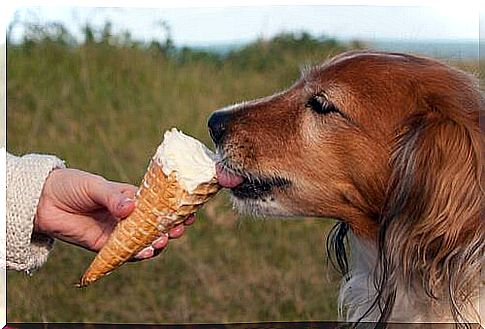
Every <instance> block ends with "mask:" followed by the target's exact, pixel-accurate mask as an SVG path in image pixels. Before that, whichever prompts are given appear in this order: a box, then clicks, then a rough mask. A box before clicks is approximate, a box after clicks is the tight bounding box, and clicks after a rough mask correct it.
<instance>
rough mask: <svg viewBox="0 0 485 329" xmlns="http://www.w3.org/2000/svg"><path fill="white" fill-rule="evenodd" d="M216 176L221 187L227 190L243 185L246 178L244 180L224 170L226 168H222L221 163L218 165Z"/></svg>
mask: <svg viewBox="0 0 485 329" xmlns="http://www.w3.org/2000/svg"><path fill="white" fill-rule="evenodd" d="M216 175H217V181H218V182H219V185H221V186H222V187H227V188H234V187H236V186H238V185H239V184H241V183H242V182H243V180H244V178H242V177H241V176H238V175H235V174H233V173H230V172H228V171H226V170H224V168H222V166H221V165H220V164H219V163H217V164H216Z"/></svg>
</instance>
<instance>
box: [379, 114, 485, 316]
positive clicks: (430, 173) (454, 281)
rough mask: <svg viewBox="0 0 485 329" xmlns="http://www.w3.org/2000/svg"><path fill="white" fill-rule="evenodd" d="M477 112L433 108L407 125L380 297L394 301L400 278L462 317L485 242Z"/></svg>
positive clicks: (391, 198)
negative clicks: (453, 113)
mask: <svg viewBox="0 0 485 329" xmlns="http://www.w3.org/2000/svg"><path fill="white" fill-rule="evenodd" d="M455 113H458V112H455ZM478 113H479V111H476V112H468V113H465V114H463V113H462V114H460V116H456V117H455V118H453V117H452V116H451V115H450V112H441V111H440V110H439V109H433V108H431V109H428V110H427V111H425V112H422V113H419V114H415V115H414V116H413V117H411V118H410V119H409V120H408V121H407V122H406V123H405V124H404V125H403V126H402V127H401V130H400V134H399V136H398V139H397V140H396V143H395V148H394V151H393V155H392V161H391V177H390V183H389V188H388V191H387V192H388V193H387V197H386V201H385V204H384V207H383V211H382V217H381V221H380V232H379V263H380V264H379V265H380V266H379V267H378V275H377V276H376V284H377V288H378V291H379V298H380V303H382V302H384V303H390V304H391V305H392V303H393V302H394V299H395V288H396V285H397V282H401V283H404V284H405V288H406V289H411V291H420V290H421V291H422V290H423V288H424V291H425V292H426V294H427V295H428V296H422V297H424V298H423V299H422V300H428V301H430V300H432V299H440V300H442V301H443V300H444V301H446V300H447V301H448V302H449V303H450V305H451V308H452V309H451V310H452V312H453V315H454V317H455V319H457V320H463V319H462V309H461V306H463V305H465V304H467V303H468V302H469V300H470V298H471V296H470V294H471V293H472V291H473V287H476V283H477V281H474V280H477V277H476V274H477V273H479V272H480V261H481V259H483V249H484V247H485V238H484V224H483V220H482V219H480V217H481V216H482V217H483V213H481V212H483V205H482V201H483V191H482V188H481V178H482V176H483V175H482V172H483V161H482V146H483V143H482V142H483V140H482V138H483V135H482V134H481V133H480V127H479V119H478V118H479V114H478ZM416 285H419V287H416ZM385 287H388V288H385ZM444 287H449V289H448V288H446V289H443V288H444ZM415 288H417V289H416V290H414V289H415ZM386 289H387V291H386ZM418 298H419V297H418ZM380 303H379V304H380ZM383 307H384V311H386V310H387V311H388V313H389V312H390V309H392V306H391V308H390V309H389V305H384V306H383ZM383 313H386V312H383ZM383 316H384V317H385V316H386V315H385V314H384V315H383Z"/></svg>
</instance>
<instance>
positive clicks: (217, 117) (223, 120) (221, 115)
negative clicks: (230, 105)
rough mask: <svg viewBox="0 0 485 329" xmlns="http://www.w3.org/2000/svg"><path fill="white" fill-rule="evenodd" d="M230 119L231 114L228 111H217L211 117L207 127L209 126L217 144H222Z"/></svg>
mask: <svg viewBox="0 0 485 329" xmlns="http://www.w3.org/2000/svg"><path fill="white" fill-rule="evenodd" d="M230 119H231V112H230V111H228V110H219V111H215V112H214V113H212V115H211V116H210V118H209V121H208V123H207V125H208V126H209V132H210V135H211V137H212V140H213V141H214V143H215V144H220V143H221V142H222V139H223V138H224V135H225V133H226V131H227V127H228V124H229V121H230Z"/></svg>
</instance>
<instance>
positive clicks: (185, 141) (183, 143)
mask: <svg viewBox="0 0 485 329" xmlns="http://www.w3.org/2000/svg"><path fill="white" fill-rule="evenodd" d="M153 160H154V161H156V162H157V163H158V164H159V165H160V166H161V167H162V170H163V173H164V174H165V175H167V176H168V175H170V173H172V172H173V171H175V174H176V176H177V180H178V181H179V182H180V184H181V185H182V186H183V188H184V189H185V190H187V192H189V193H192V192H193V191H194V190H195V188H196V187H197V186H198V185H199V184H201V183H205V182H208V181H210V180H211V179H212V178H214V177H215V175H216V167H215V161H214V154H213V153H212V152H211V150H209V149H208V148H207V147H206V146H205V145H204V144H202V143H201V142H199V141H198V140H197V139H195V138H193V137H190V136H187V135H185V134H184V133H182V132H181V131H178V130H177V129H176V128H172V129H171V130H168V131H166V132H165V134H164V136H163V142H162V144H161V145H160V146H159V147H158V149H157V152H156V153H155V155H154V156H153Z"/></svg>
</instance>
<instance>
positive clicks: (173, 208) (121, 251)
mask: <svg viewBox="0 0 485 329" xmlns="http://www.w3.org/2000/svg"><path fill="white" fill-rule="evenodd" d="M163 169H164V168H163V164H162V163H161V161H156V160H155V157H154V159H153V160H152V161H151V162H150V165H149V167H148V170H147V172H146V174H145V176H144V178H143V180H142V183H141V186H140V188H139V190H138V192H137V194H136V197H135V210H134V211H133V212H132V214H131V215H130V216H129V217H127V218H126V219H123V220H121V221H120V222H119V223H118V224H117V226H116V227H115V229H114V230H113V232H112V234H111V235H110V237H109V238H108V241H107V242H106V244H105V245H104V246H103V248H102V249H101V250H100V252H99V253H98V255H97V256H96V257H95V259H94V260H93V262H92V263H91V265H90V266H89V268H88V269H87V270H86V272H85V273H84V275H83V276H82V278H81V280H80V282H79V284H78V286H80V287H83V286H87V285H89V284H90V283H92V282H94V281H96V280H98V279H99V278H101V277H103V276H104V275H106V274H108V273H110V272H112V271H113V270H115V269H116V268H118V267H119V266H121V265H122V264H124V263H125V262H126V261H128V260H129V259H130V258H132V257H133V256H135V255H136V254H137V253H138V252H140V251H141V250H142V249H143V248H145V247H148V246H150V245H151V243H152V242H153V241H154V240H155V239H157V238H158V237H160V235H161V234H162V233H166V232H168V231H169V230H170V229H171V228H172V227H174V226H175V225H177V224H180V223H182V222H183V221H184V220H186V219H187V218H188V217H189V216H190V215H191V214H193V213H195V212H196V211H197V210H198V209H199V208H200V207H201V206H202V205H203V204H204V203H205V202H207V200H209V199H210V198H211V197H212V196H213V195H214V194H216V193H217V192H218V191H219V189H220V186H219V185H218V183H217V179H216V178H215V176H214V177H213V178H212V179H210V180H209V181H205V182H202V183H200V184H198V185H197V186H196V187H195V188H193V189H191V190H188V189H187V187H186V186H184V184H182V182H181V181H180V179H179V178H178V177H177V172H176V171H171V172H170V173H169V174H168V175H167V174H166V172H167V170H165V171H164V170H163Z"/></svg>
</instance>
